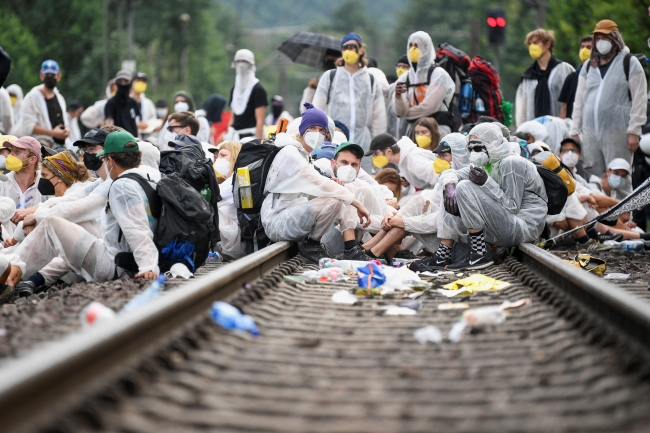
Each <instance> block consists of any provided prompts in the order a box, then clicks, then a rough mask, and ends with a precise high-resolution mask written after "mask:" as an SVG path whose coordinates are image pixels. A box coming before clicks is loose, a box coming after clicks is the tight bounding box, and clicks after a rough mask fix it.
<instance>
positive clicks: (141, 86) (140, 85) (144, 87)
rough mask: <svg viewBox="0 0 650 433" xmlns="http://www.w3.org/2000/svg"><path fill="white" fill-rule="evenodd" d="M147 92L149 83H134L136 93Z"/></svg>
mask: <svg viewBox="0 0 650 433" xmlns="http://www.w3.org/2000/svg"><path fill="white" fill-rule="evenodd" d="M146 90H147V83H145V82H144V81H136V82H135V83H133V91H134V92H135V93H144V92H145V91H146Z"/></svg>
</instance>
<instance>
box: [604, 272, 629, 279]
mask: <svg viewBox="0 0 650 433" xmlns="http://www.w3.org/2000/svg"><path fill="white" fill-rule="evenodd" d="M628 278H630V274H617V273H611V274H607V275H605V279H606V280H627V279H628Z"/></svg>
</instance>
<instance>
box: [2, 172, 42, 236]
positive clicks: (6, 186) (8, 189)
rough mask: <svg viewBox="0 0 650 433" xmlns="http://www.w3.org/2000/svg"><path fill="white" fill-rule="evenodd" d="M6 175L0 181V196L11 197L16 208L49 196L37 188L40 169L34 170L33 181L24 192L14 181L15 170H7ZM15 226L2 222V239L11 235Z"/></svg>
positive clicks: (36, 202) (28, 205)
mask: <svg viewBox="0 0 650 433" xmlns="http://www.w3.org/2000/svg"><path fill="white" fill-rule="evenodd" d="M6 176H7V178H8V179H7V180H6V181H4V182H0V197H8V198H10V199H12V200H13V202H14V203H15V205H16V209H27V208H30V207H34V206H37V205H39V204H41V203H42V202H44V201H45V200H47V199H48V198H50V196H43V195H41V193H40V191H39V190H38V181H39V180H40V179H41V170H36V177H35V178H34V183H33V184H32V185H31V186H29V187H28V188H27V189H26V190H25V192H23V191H22V190H21V189H20V186H19V185H18V182H16V173H15V172H13V171H12V172H9V173H8V174H7V175H6ZM15 228H16V225H15V224H14V223H12V222H11V221H6V222H3V223H2V229H3V237H4V239H8V237H11V236H13V233H14V230H15Z"/></svg>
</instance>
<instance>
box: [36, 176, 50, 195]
mask: <svg viewBox="0 0 650 433" xmlns="http://www.w3.org/2000/svg"><path fill="white" fill-rule="evenodd" d="M38 192H40V193H41V194H42V195H54V185H52V182H50V181H49V180H47V179H45V178H40V179H39V180H38Z"/></svg>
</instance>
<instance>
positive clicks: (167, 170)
mask: <svg viewBox="0 0 650 433" xmlns="http://www.w3.org/2000/svg"><path fill="white" fill-rule="evenodd" d="M159 170H160V172H161V173H162V174H166V175H171V174H173V173H176V174H178V175H179V177H181V178H183V179H185V180H186V181H187V182H188V183H189V184H190V185H191V186H192V187H193V188H194V189H195V190H196V191H198V192H201V190H202V189H204V188H205V187H206V186H207V187H208V188H209V189H210V193H211V197H210V202H209V203H210V207H211V208H212V212H213V214H214V215H213V224H214V227H215V228H216V230H215V231H214V233H212V239H211V242H212V248H214V247H215V245H216V243H217V242H218V241H219V240H220V239H221V238H220V236H219V215H218V205H217V203H218V202H219V201H220V200H221V194H220V191H219V182H218V181H217V176H216V175H215V174H214V168H213V166H212V163H211V162H210V160H209V159H207V158H206V157H205V152H204V151H203V148H202V147H201V146H199V145H198V144H190V145H187V146H183V147H181V148H180V149H176V150H166V151H163V152H160V167H159Z"/></svg>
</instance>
